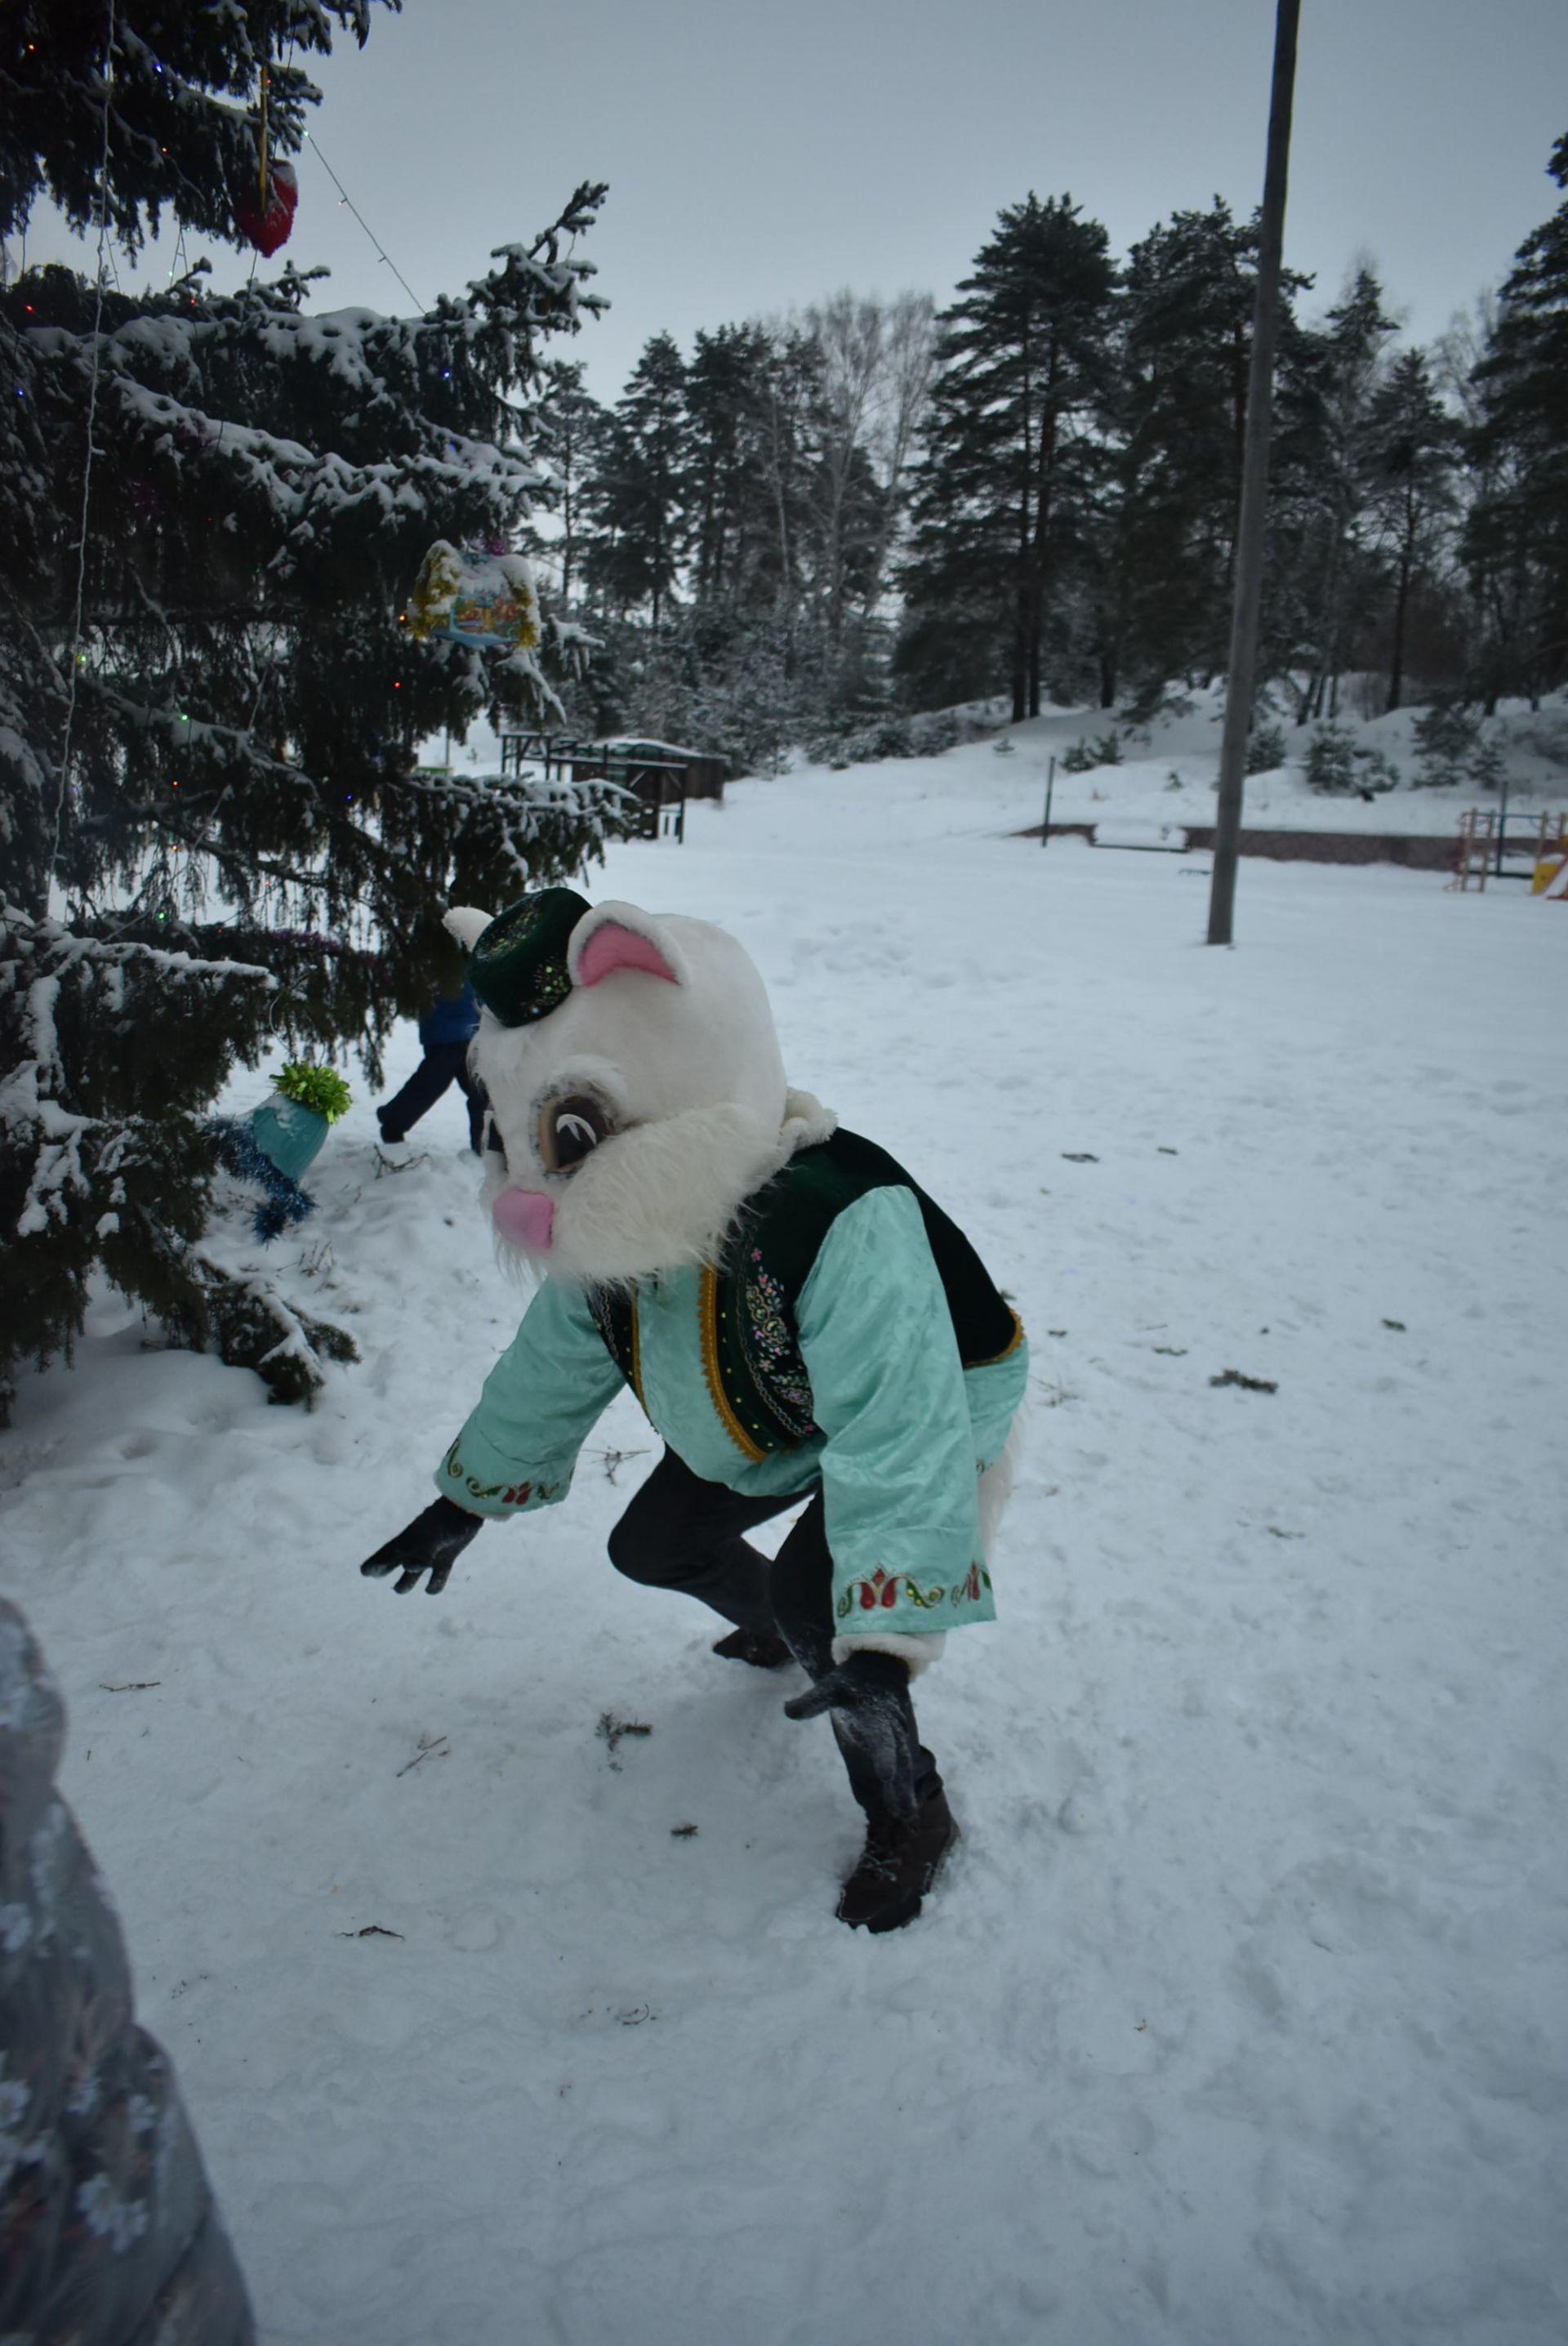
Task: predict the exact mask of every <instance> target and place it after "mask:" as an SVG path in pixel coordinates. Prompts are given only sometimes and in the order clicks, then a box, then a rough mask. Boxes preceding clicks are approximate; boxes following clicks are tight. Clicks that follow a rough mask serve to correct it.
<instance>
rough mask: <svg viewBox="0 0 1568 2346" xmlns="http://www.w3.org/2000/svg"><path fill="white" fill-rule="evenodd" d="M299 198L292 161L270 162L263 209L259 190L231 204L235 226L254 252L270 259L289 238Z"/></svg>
mask: <svg viewBox="0 0 1568 2346" xmlns="http://www.w3.org/2000/svg"><path fill="white" fill-rule="evenodd" d="M299 200H300V181H299V177H298V175H297V173H296V172H295V169H294V167H293V165H292V163H274V164H273V165H272V166H271V167H270V169H269V171H268V173H267V202H266V207H265V209H263V207H262V205H261V202H260V191H258V193H257V194H256V195H253V196H249V197H247V198H246V199H243V200H242V201H240V202H239V203H237V204H236V205H235V207H234V220H235V225H236V226H237V227H238V229H239V232H240V234H241V235H242V236H243V237H245V238H246V240H248V241H249V243H251V244H253V245H254V246H255V247H256V250H257V251H258V252H260V254H261V255H262V257H263V258H264V259H265V260H270V259H271V257H272V255H273V254H274V253H275V252H276V251H277V250H278V248H279V246H280V244H287V243H288V241H289V232H290V230H291V229H292V227H293V225H294V210H295V207H296V206H297V205H298V203H299Z"/></svg>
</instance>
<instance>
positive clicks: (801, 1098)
mask: <svg viewBox="0 0 1568 2346" xmlns="http://www.w3.org/2000/svg"><path fill="white" fill-rule="evenodd" d="M838 1129H839V1118H838V1116H837V1114H836V1112H835V1111H834V1110H833V1109H832V1108H830V1107H823V1106H822V1103H821V1101H820V1099H818V1098H817V1096H816V1095H815V1094H814V1093H812V1092H798V1091H796V1090H795V1089H794V1088H793V1087H791V1088H790V1089H789V1091H787V1092H786V1093H785V1095H784V1129H783V1132H782V1133H781V1134H780V1136H779V1137H780V1138H781V1140H782V1141H783V1144H784V1154H785V1155H786V1157H793V1156H794V1154H795V1152H796V1150H797V1149H798V1148H816V1147H817V1146H818V1144H819V1143H820V1142H821V1141H824V1140H830V1139H831V1138H832V1137H833V1135H834V1133H836V1132H837V1131H838Z"/></svg>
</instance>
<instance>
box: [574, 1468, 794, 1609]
mask: <svg viewBox="0 0 1568 2346" xmlns="http://www.w3.org/2000/svg"><path fill="white" fill-rule="evenodd" d="M797 1495H798V1494H797ZM796 1503H797V1502H796V1498H794V1497H785V1498H747V1497H746V1496H744V1495H743V1494H742V1493H740V1492H738V1491H731V1490H729V1489H728V1488H727V1487H726V1486H725V1484H722V1483H705V1482H704V1481H703V1479H702V1477H701V1475H700V1474H693V1473H692V1471H691V1468H690V1467H689V1466H688V1465H687V1464H686V1461H685V1460H684V1459H683V1458H678V1457H677V1455H676V1454H675V1452H674V1451H673V1450H667V1451H666V1452H665V1454H664V1456H663V1457H662V1458H661V1459H660V1461H659V1463H658V1464H657V1466H656V1467H655V1468H654V1470H653V1473H652V1474H650V1475H649V1476H648V1478H647V1482H646V1483H645V1484H643V1486H642V1488H641V1490H640V1491H639V1492H638V1493H637V1494H636V1497H635V1498H634V1499H633V1501H632V1503H631V1505H629V1506H628V1507H627V1509H626V1513H625V1515H623V1516H622V1517H621V1519H620V1521H619V1523H618V1524H617V1525H616V1527H615V1529H614V1530H613V1531H612V1532H611V1534H610V1542H609V1546H610V1562H611V1563H612V1564H613V1565H614V1566H615V1567H616V1571H617V1572H624V1573H625V1574H626V1578H627V1579H628V1580H637V1581H641V1583H642V1584H643V1586H645V1587H647V1588H678V1589H680V1590H681V1591H682V1592H683V1593H684V1594H685V1595H686V1596H695V1597H697V1599H698V1600H699V1601H700V1602H701V1603H702V1604H704V1605H708V1606H711V1607H712V1608H713V1610H714V1612H716V1613H718V1614H722V1616H723V1617H724V1618H725V1620H727V1621H733V1623H734V1624H735V1626H736V1627H737V1628H738V1629H759V1630H765V1631H767V1630H771V1629H772V1627H773V1613H772V1607H771V1606H770V1604H769V1593H768V1578H769V1564H768V1559H767V1557H766V1556H762V1555H760V1554H759V1552H758V1550H757V1549H756V1548H754V1547H753V1546H752V1545H750V1543H749V1542H748V1541H747V1540H744V1539H742V1538H741V1536H740V1535H741V1533H742V1532H747V1531H749V1530H750V1529H751V1528H752V1526H753V1525H756V1524H762V1523H766V1522H767V1521H768V1519H769V1516H770V1515H782V1514H783V1512H784V1510H785V1508H786V1507H792V1506H794V1505H796Z"/></svg>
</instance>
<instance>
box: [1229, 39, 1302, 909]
mask: <svg viewBox="0 0 1568 2346" xmlns="http://www.w3.org/2000/svg"><path fill="white" fill-rule="evenodd" d="M1300 16H1301V0H1279V5H1278V15H1277V16H1276V18H1275V26H1274V85H1273V89H1272V92H1271V95H1270V97H1269V104H1268V156H1267V158H1266V160H1265V163H1264V168H1263V224H1262V232H1261V236H1260V238H1259V241H1258V249H1257V298H1256V300H1255V301H1254V304H1253V312H1252V362H1251V366H1250V368H1249V370H1248V372H1247V435H1246V439H1245V441H1244V442H1243V445H1242V457H1241V507H1240V511H1239V513H1238V514H1237V525H1236V586H1235V593H1234V597H1233V600H1232V603H1231V611H1230V658H1229V661H1228V664H1227V671H1226V694H1225V733H1224V738H1223V739H1222V740H1221V743H1220V750H1219V796H1218V802H1217V806H1216V808H1215V830H1214V878H1213V881H1212V883H1211V886H1210V889H1209V899H1208V943H1210V944H1211V945H1227V944H1229V943H1230V942H1231V923H1232V917H1233V914H1234V912H1235V907H1236V864H1237V853H1238V852H1239V842H1240V838H1241V794H1242V787H1243V783H1244V781H1245V779H1246V774H1247V729H1248V727H1249V725H1250V723H1251V719H1252V695H1253V688H1254V685H1255V682H1256V679H1257V627H1258V617H1259V609H1260V606H1261V603H1262V593H1263V524H1264V518H1265V515H1266V514H1267V512H1268V439H1269V425H1270V423H1271V420H1272V413H1273V406H1274V351H1275V345H1276V343H1277V342H1278V339H1279V272H1280V266H1281V262H1282V260H1283V256H1284V249H1285V184H1286V178H1287V174H1288V166H1289V160H1290V107H1291V100H1292V97H1293V95H1294V92H1295V87H1296V34H1297V27H1298V24H1299V22H1300Z"/></svg>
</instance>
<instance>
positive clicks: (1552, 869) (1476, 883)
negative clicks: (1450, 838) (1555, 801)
mask: <svg viewBox="0 0 1568 2346" xmlns="http://www.w3.org/2000/svg"><path fill="white" fill-rule="evenodd" d="M1513 821H1514V835H1513V838H1512V841H1511V840H1510V838H1509V836H1508V811H1507V809H1506V807H1501V808H1500V807H1466V809H1465V811H1464V812H1463V813H1462V814H1461V816H1460V819H1459V841H1458V845H1457V849H1456V852H1455V856H1454V872H1453V878H1452V879H1451V881H1450V882H1449V886H1450V887H1451V888H1457V889H1459V890H1460V891H1461V892H1463V891H1464V890H1465V889H1467V888H1471V887H1474V888H1477V889H1483V888H1484V887H1485V886H1486V883H1487V881H1488V879H1489V878H1490V879H1493V880H1528V881H1529V882H1530V892H1531V894H1532V896H1550V897H1553V898H1555V899H1557V900H1559V901H1562V900H1563V899H1564V898H1568V811H1564V812H1563V813H1561V814H1543V815H1537V816H1535V817H1533V818H1532V817H1530V816H1526V817H1524V818H1523V819H1522V820H1521V818H1520V817H1519V816H1518V815H1515V817H1514V819H1513ZM1521 833H1523V836H1521ZM1504 856H1507V857H1509V858H1510V859H1511V860H1512V865H1513V868H1512V871H1506V870H1505V869H1504V868H1503V858H1504ZM1527 866H1528V868H1526V867H1527Z"/></svg>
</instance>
